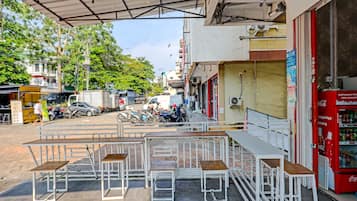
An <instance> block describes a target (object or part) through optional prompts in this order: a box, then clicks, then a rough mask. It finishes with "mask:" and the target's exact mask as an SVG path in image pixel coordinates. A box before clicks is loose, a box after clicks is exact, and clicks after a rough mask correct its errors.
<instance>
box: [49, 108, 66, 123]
mask: <svg viewBox="0 0 357 201" xmlns="http://www.w3.org/2000/svg"><path fill="white" fill-rule="evenodd" d="M48 117H49V119H50V121H53V120H55V119H59V118H63V117H64V115H63V110H62V108H61V107H60V106H55V107H49V108H48Z"/></svg>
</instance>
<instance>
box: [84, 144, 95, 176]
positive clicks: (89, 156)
mask: <svg viewBox="0 0 357 201" xmlns="http://www.w3.org/2000/svg"><path fill="white" fill-rule="evenodd" d="M86 151H87V154H88V158H89V162H90V166H91V167H92V171H93V173H94V176H95V178H96V179H98V175H97V172H96V170H95V167H94V160H93V158H92V154H91V153H90V151H89V148H88V145H86Z"/></svg>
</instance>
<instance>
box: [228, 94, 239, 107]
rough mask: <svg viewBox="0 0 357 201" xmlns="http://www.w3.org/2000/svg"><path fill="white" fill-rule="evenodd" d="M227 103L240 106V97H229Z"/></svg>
mask: <svg viewBox="0 0 357 201" xmlns="http://www.w3.org/2000/svg"><path fill="white" fill-rule="evenodd" d="M229 105H230V106H241V105H242V98H241V97H238V96H231V97H229Z"/></svg>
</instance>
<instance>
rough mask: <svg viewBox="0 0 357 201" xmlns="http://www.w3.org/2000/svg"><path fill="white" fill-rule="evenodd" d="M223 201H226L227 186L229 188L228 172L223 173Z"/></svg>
mask: <svg viewBox="0 0 357 201" xmlns="http://www.w3.org/2000/svg"><path fill="white" fill-rule="evenodd" d="M224 177H225V178H224V183H225V185H224V200H225V201H227V195H228V192H227V191H228V186H229V177H228V171H226V172H225V173H224Z"/></svg>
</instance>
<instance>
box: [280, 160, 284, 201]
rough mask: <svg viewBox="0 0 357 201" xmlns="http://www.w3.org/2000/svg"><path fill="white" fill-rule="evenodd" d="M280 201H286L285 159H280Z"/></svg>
mask: <svg viewBox="0 0 357 201" xmlns="http://www.w3.org/2000/svg"><path fill="white" fill-rule="evenodd" d="M279 184H280V201H284V195H285V180H284V157H281V158H280V183H279Z"/></svg>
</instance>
